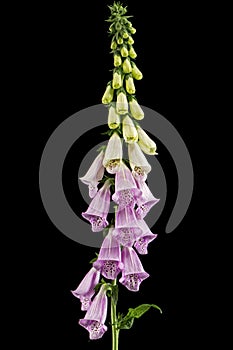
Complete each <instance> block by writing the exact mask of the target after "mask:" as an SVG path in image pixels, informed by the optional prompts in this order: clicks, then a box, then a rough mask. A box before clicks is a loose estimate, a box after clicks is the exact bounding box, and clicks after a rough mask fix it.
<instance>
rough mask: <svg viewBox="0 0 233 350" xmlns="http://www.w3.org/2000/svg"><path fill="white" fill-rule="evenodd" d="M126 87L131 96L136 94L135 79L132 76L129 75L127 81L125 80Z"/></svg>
mask: <svg viewBox="0 0 233 350" xmlns="http://www.w3.org/2000/svg"><path fill="white" fill-rule="evenodd" d="M125 87H126V91H127V92H128V93H129V94H131V95H132V94H135V91H136V89H135V85H134V81H133V77H132V75H131V74H129V75H128V76H127V77H126V80H125Z"/></svg>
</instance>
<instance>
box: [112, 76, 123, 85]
mask: <svg viewBox="0 0 233 350" xmlns="http://www.w3.org/2000/svg"><path fill="white" fill-rule="evenodd" d="M121 86H122V78H121V74H120V73H119V72H114V73H113V80H112V87H113V89H119V88H120V87H121Z"/></svg>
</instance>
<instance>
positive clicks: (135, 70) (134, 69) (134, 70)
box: [132, 62, 143, 80]
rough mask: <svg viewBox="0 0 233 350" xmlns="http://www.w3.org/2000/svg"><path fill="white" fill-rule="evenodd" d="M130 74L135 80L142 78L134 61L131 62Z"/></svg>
mask: <svg viewBox="0 0 233 350" xmlns="http://www.w3.org/2000/svg"><path fill="white" fill-rule="evenodd" d="M132 76H133V78H134V79H136V80H141V79H142V78H143V75H142V72H141V71H140V70H139V69H138V67H137V66H136V64H135V63H134V62H132Z"/></svg>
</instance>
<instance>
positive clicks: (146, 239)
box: [134, 220, 157, 254]
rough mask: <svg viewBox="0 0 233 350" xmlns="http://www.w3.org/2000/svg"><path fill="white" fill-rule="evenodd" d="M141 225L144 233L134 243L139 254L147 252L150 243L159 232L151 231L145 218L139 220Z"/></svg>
mask: <svg viewBox="0 0 233 350" xmlns="http://www.w3.org/2000/svg"><path fill="white" fill-rule="evenodd" d="M139 227H140V228H141V229H142V234H141V235H140V237H139V238H138V239H137V240H136V242H135V243H134V247H135V248H136V249H137V251H138V253H139V254H147V253H148V250H147V248H148V244H149V243H150V242H152V241H153V240H154V239H155V238H156V237H157V234H154V233H152V232H151V230H150V229H149V227H148V225H147V223H146V222H145V221H144V220H140V221H139Z"/></svg>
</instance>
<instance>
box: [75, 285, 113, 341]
mask: <svg viewBox="0 0 233 350" xmlns="http://www.w3.org/2000/svg"><path fill="white" fill-rule="evenodd" d="M107 309H108V298H107V296H106V286H105V285H102V286H101V288H100V290H99V293H98V294H97V295H96V296H95V298H94V300H93V302H92V304H91V306H90V307H89V309H88V310H87V312H86V315H85V317H84V318H83V319H81V320H79V324H80V325H81V326H82V327H84V328H86V329H87V330H88V332H89V337H90V339H92V340H94V339H99V338H101V337H102V336H103V335H104V333H105V332H106V331H107V329H108V328H107V326H106V325H105V324H104V323H105V321H106V317H107Z"/></svg>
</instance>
